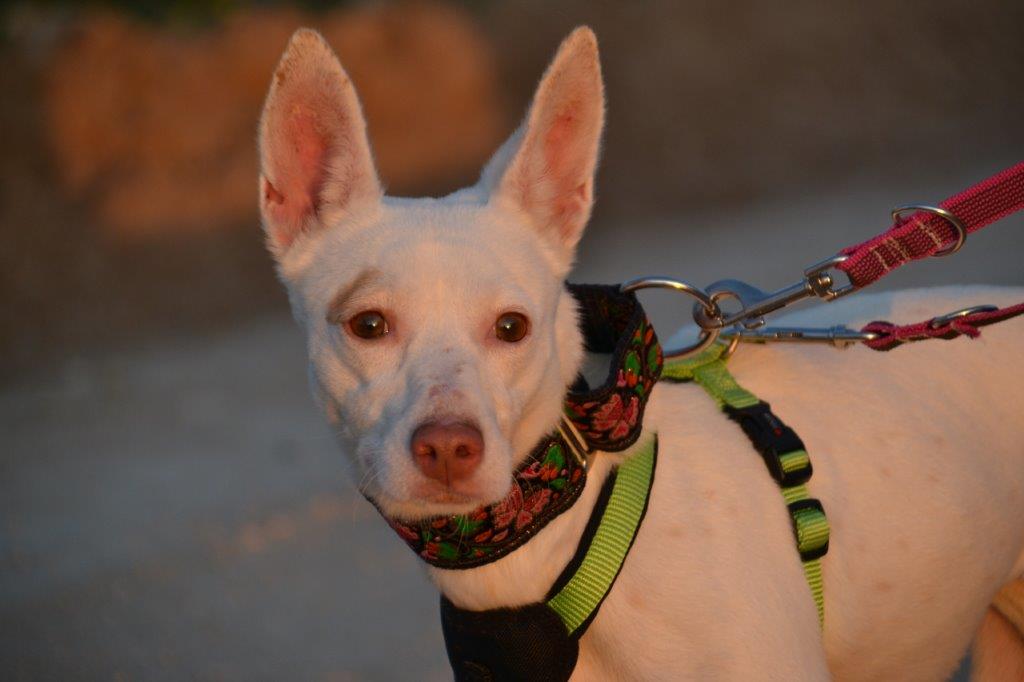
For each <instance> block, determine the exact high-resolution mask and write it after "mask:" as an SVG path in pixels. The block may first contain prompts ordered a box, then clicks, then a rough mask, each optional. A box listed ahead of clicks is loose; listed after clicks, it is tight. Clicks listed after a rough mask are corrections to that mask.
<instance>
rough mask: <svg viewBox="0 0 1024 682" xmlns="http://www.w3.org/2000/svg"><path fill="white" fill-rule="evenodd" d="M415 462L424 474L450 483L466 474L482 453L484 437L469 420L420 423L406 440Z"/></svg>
mask: <svg viewBox="0 0 1024 682" xmlns="http://www.w3.org/2000/svg"><path fill="white" fill-rule="evenodd" d="M409 447H410V449H411V450H412V458H413V460H414V461H415V462H416V466H418V467H419V469H420V471H422V472H423V475H424V476H426V477H427V478H432V479H434V480H435V481H439V482H441V483H444V484H445V485H451V484H452V483H454V482H455V481H459V480H462V479H464V478H468V477H469V476H470V474H472V473H473V471H474V470H475V469H476V468H477V465H479V464H480V460H481V459H482V458H483V454H484V437H483V435H482V434H481V433H480V429H478V428H476V427H475V426H472V425H470V424H439V423H437V422H428V423H426V424H421V425H420V426H419V428H417V429H416V431H414V432H413V434H412V441H411V442H410V443H409Z"/></svg>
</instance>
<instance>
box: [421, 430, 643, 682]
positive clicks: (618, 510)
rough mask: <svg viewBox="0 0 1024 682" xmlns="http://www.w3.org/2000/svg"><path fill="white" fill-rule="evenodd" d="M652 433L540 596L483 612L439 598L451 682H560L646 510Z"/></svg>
mask: <svg viewBox="0 0 1024 682" xmlns="http://www.w3.org/2000/svg"><path fill="white" fill-rule="evenodd" d="M657 455H658V442H657V437H656V436H655V437H653V438H650V439H649V440H648V441H647V442H646V443H644V444H643V445H642V446H641V447H640V449H639V451H638V452H636V453H635V454H633V455H631V456H630V457H629V458H628V459H626V460H625V461H624V462H623V463H622V464H621V465H620V466H618V467H617V468H616V469H615V470H613V471H612V472H611V473H610V474H609V476H608V478H607V479H606V481H605V482H604V484H603V485H602V488H601V492H600V494H599V495H598V498H597V501H596V502H595V505H594V510H593V511H592V513H591V516H590V520H589V522H588V523H587V527H586V529H585V530H584V532H583V535H582V537H581V538H580V541H579V545H578V547H577V549H576V553H575V555H574V556H573V558H572V559H571V560H570V561H569V564H568V565H567V566H566V567H565V569H564V570H563V571H562V574H561V575H560V576H559V578H558V579H557V580H556V581H555V584H554V586H553V587H552V588H551V590H550V591H549V593H548V597H547V599H546V600H545V601H543V602H539V603H535V604H528V605H526V606H520V607H515V608H500V609H491V610H487V611H468V610H464V609H460V608H458V607H456V606H455V605H454V604H452V603H451V602H450V601H449V600H448V599H447V598H445V597H443V596H442V598H441V628H442V630H443V632H444V639H445V647H446V649H447V651H448V658H449V660H450V661H451V663H452V669H453V672H454V673H455V679H456V680H457V681H458V682H478V681H480V682H482V681H483V680H499V679H500V680H530V681H531V682H564V681H565V680H568V679H569V677H570V676H571V675H572V671H573V670H574V669H575V667H576V659H577V657H578V655H579V639H580V637H582V636H583V633H584V632H586V630H587V627H588V626H589V625H590V623H591V622H592V621H593V619H594V617H595V616H596V615H597V612H598V609H599V608H600V606H601V603H602V602H603V601H604V599H605V597H607V596H608V593H609V592H610V591H611V589H612V585H613V584H614V583H615V579H616V578H617V577H618V575H619V572H620V571H621V570H622V565H623V563H624V562H625V560H626V555H627V554H628V553H629V550H630V548H631V547H632V545H633V541H634V539H635V538H636V534H637V531H639V529H640V524H641V522H642V521H643V517H644V515H645V514H646V512H647V503H648V500H649V498H650V491H651V486H652V484H653V482H654V470H655V466H656V463H657Z"/></svg>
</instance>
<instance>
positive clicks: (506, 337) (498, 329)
mask: <svg viewBox="0 0 1024 682" xmlns="http://www.w3.org/2000/svg"><path fill="white" fill-rule="evenodd" d="M529 330H530V322H529V320H527V319H526V316H525V315H521V314H519V313H502V314H501V316H500V317H498V321H497V322H495V323H494V335H495V336H497V337H498V338H499V339H501V340H502V341H505V342H507V343H515V342H516V341H521V340H522V338H523V337H524V336H526V332H528V331H529Z"/></svg>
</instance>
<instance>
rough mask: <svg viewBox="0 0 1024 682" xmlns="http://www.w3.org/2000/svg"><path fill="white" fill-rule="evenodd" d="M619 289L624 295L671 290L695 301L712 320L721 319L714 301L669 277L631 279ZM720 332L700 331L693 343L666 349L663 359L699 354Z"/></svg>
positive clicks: (700, 291)
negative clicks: (655, 290) (642, 290)
mask: <svg viewBox="0 0 1024 682" xmlns="http://www.w3.org/2000/svg"><path fill="white" fill-rule="evenodd" d="M619 288H620V290H621V291H622V292H624V293H629V292H631V291H639V290H640V289H672V290H673V291H678V292H680V293H683V294H687V295H689V296H692V297H694V298H695V299H697V301H698V302H700V304H701V306H703V308H704V310H705V311H706V312H707V314H708V316H710V317H712V318H714V317H721V315H722V311H721V310H719V308H718V304H717V303H715V301H714V300H713V299H712V298H711V297H710V296H708V295H707V294H706V293H705V292H704V290H703V289H698V288H697V287H695V286H693V285H692V284H687V283H686V282H681V281H679V280H677V279H672V278H670V277H638V278H637V279H631V280H629V281H628V282H624V283H623V284H622V286H621V287H619ZM721 331H722V330H721V328H716V329H701V331H700V334H699V335H698V336H697V341H696V342H695V343H692V344H690V345H689V346H684V347H682V348H679V349H677V350H667V349H666V350H665V359H666V360H678V359H680V358H685V357H689V356H691V355H693V354H695V353H699V352H700V351H702V350H704V349H705V348H707V347H708V346H710V345H711V344H712V343H714V342H715V339H717V338H718V335H719V333H721Z"/></svg>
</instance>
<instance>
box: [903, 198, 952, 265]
mask: <svg viewBox="0 0 1024 682" xmlns="http://www.w3.org/2000/svg"><path fill="white" fill-rule="evenodd" d="M907 211H924V212H925V213H933V214H935V215H937V216H939V217H940V218H942V219H943V220H945V221H946V222H947V223H949V224H950V225H952V226H953V228H954V229H955V230H956V243H955V244H953V245H952V246H947V247H946V248H944V249H942V250H941V251H936V252H935V253H933V254H932V257H934V258H941V257H942V256H952V255H953V254H954V253H956V252H957V251H959V250H960V247H962V246H963V245H964V242H966V241H967V228H966V227H964V224H963V223H962V222H960V219H959V218H957V217H956V216H955V215H953V214H952V213H950V212H949V211H947V210H946V209H944V208H939V207H938V206H922V205H916V204H915V205H911V206H899V207H898V208H894V209H893V210H892V219H893V222H896V221H897V220H899V219H900V216H901V215H902V214H904V213H906V212H907Z"/></svg>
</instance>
